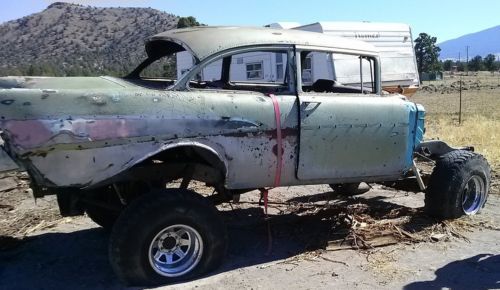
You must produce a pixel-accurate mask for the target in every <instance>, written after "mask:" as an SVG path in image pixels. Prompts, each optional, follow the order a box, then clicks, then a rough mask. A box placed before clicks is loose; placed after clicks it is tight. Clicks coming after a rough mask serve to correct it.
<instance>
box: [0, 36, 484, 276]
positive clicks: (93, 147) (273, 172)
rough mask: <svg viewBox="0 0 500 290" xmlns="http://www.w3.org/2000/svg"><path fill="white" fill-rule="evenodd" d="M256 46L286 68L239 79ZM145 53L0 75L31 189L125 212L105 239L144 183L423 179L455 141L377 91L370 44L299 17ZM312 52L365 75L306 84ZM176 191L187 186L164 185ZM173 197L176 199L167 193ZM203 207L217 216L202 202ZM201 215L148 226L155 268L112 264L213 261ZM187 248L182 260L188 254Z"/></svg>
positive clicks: (162, 40)
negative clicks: (105, 66) (425, 164)
mask: <svg viewBox="0 0 500 290" xmlns="http://www.w3.org/2000/svg"><path fill="white" fill-rule="evenodd" d="M182 51H187V52H189V53H190V54H191V55H192V57H193V58H194V60H195V61H194V62H195V65H194V67H193V68H192V69H190V70H189V71H187V72H185V74H184V75H182V76H179V78H178V79H177V80H167V79H162V78H148V77H143V76H141V72H142V71H143V70H144V69H145V68H147V67H148V66H149V65H150V64H152V63H154V62H155V61H157V60H159V59H161V58H163V57H166V56H169V55H172V54H175V53H178V52H182ZM258 51H265V52H267V53H269V52H271V53H276V54H280V55H281V57H276V59H277V60H278V59H285V60H286V61H284V62H283V63H284V65H283V66H282V67H279V69H281V70H282V75H283V76H282V79H280V80H277V81H276V82H273V83H259V82H258V81H255V79H256V78H259V76H260V75H261V74H265V73H266V68H263V67H262V65H261V66H259V64H258V63H257V64H249V65H248V66H247V67H246V68H247V71H246V76H247V79H245V80H244V81H243V80H241V79H237V80H232V79H231V78H232V75H233V73H232V72H230V65H231V63H232V62H235V61H239V60H238V59H239V58H238V57H237V56H238V55H242V54H249V53H250V54H251V53H255V52H258ZM146 52H147V55H148V58H147V59H146V60H145V61H144V62H143V63H142V64H140V65H139V66H138V68H137V69H136V70H134V71H133V72H131V73H130V74H129V75H128V76H126V77H123V78H117V77H66V78H55V77H4V78H0V88H1V89H0V129H1V130H2V135H1V137H2V138H3V140H4V142H5V144H4V145H3V147H2V148H3V149H2V150H4V151H5V152H6V153H7V154H8V155H9V156H10V157H11V158H12V159H13V160H14V161H15V163H16V164H17V165H18V166H20V167H21V168H23V169H24V170H26V171H27V172H28V173H29V175H30V177H31V179H32V188H33V190H34V194H35V196H37V197H41V196H43V195H46V194H57V196H58V201H59V205H60V208H61V213H63V214H64V215H74V214H82V213H83V212H84V211H87V213H88V214H89V215H91V212H92V211H91V208H93V209H94V210H95V208H96V207H99V206H101V210H100V211H98V213H99V216H98V217H96V218H95V220H98V222H99V221H101V224H106V225H109V226H113V224H114V223H115V222H116V223H119V224H120V225H121V226H118V225H114V227H115V228H116V227H119V228H120V230H118V229H113V232H114V233H115V232H116V235H117V236H118V235H119V238H116V239H114V240H113V237H112V238H111V239H112V241H111V244H112V246H111V247H110V249H115V248H119V249H120V250H121V252H123V251H124V250H123V249H124V247H125V248H127V247H129V246H130V245H122V244H121V243H122V241H123V240H126V239H125V238H124V235H125V234H124V233H125V232H127V233H129V232H128V231H132V230H133V229H135V228H134V225H131V224H130V223H131V221H132V220H134V218H133V217H131V216H130V215H131V214H132V213H131V212H132V209H131V208H135V209H137V208H138V207H139V205H134V202H136V203H137V204H141V200H143V198H142V197H140V196H142V195H147V194H146V193H145V192H150V191H157V190H158V189H161V190H164V189H165V184H166V183H169V182H171V181H172V180H175V179H178V178H182V183H181V189H180V190H181V191H182V190H184V191H185V188H187V184H188V183H189V181H190V180H199V181H203V182H205V183H207V184H208V185H210V186H213V187H214V188H215V190H216V191H217V193H218V196H219V197H221V200H227V198H228V197H231V196H233V195H238V194H240V193H244V192H246V191H250V190H253V189H259V188H268V187H276V186H292V185H303V184H348V183H359V182H361V181H364V182H384V181H395V180H401V179H404V178H408V177H413V178H414V176H415V175H416V177H417V178H416V179H417V180H418V181H419V182H420V186H421V189H425V185H424V184H423V182H422V180H421V178H420V176H419V174H418V170H417V169H416V167H415V163H414V157H415V154H416V153H418V154H420V155H425V156H427V158H431V159H437V158H438V156H443V155H446V154H450V153H454V152H455V153H456V152H462V151H461V150H455V149H453V148H450V147H448V146H447V145H446V144H445V143H443V142H440V141H439V142H438V141H434V142H424V141H423V133H424V116H425V110H424V108H423V107H422V106H421V105H418V104H415V103H413V102H411V101H409V100H407V99H406V98H405V97H404V96H402V95H397V94H392V95H388V96H387V95H382V92H381V85H380V62H379V57H378V52H377V50H376V49H375V48H374V47H373V46H372V45H370V44H367V43H364V42H362V41H356V40H350V39H342V38H337V37H331V36H326V35H322V34H319V33H312V32H304V31H296V30H275V29H269V28H241V27H195V28H187V29H179V30H172V31H167V32H164V33H161V34H158V35H155V36H153V37H151V38H150V39H149V40H148V41H147V43H146ZM309 53H317V54H325V59H330V60H331V59H332V58H333V56H332V55H335V54H342V55H346V57H353V59H355V60H356V61H358V62H359V65H357V66H356V67H355V68H357V69H359V82H358V83H350V84H347V85H346V84H341V83H339V82H338V81H336V79H335V78H334V75H331V76H329V77H328V76H325V79H324V80H322V82H319V83H317V84H316V83H315V84H313V85H312V86H305V85H303V84H302V76H301V74H302V73H304V70H303V69H302V68H301V67H302V66H305V65H306V63H307V59H306V58H307V55H308V54H309ZM214 64H219V65H220V68H219V70H220V75H221V77H220V79H217V80H205V79H203V70H204V69H206V68H207V67H209V66H214ZM277 65H279V64H277ZM234 74H236V73H234ZM276 74H277V75H280V73H279V72H276ZM248 79H250V81H248ZM252 79H253V81H252ZM471 154H472V153H471ZM474 156H475V155H474ZM2 158H3V159H4V160H5V159H6V158H7V157H6V156H3V157H2ZM471 158H472V157H471ZM474 158H475V157H474ZM10 167H12V164H10ZM483 167H484V166H483ZM484 168H486V167H484ZM483 171H484V173H481V174H483V175H484V179H481V180H480V181H481V182H482V183H481V184H479V185H477V193H476V195H481V196H484V199H481V200H480V202H479V204H476V205H475V207H474V208H473V210H472V211H470V212H467V211H466V210H465V209H464V210H463V211H461V212H460V213H462V214H464V213H465V214H474V213H476V212H477V211H478V210H479V208H480V207H482V206H483V205H484V201H485V196H486V194H487V190H488V187H489V179H488V178H489V176H488V174H489V173H486V171H487V170H486V169H484V170H483ZM483 175H481V176H483ZM473 181H477V180H473ZM467 182H468V181H467ZM430 186H431V185H430ZM431 187H433V186H431ZM434 187H435V186H434ZM480 187H481V190H482V191H481V190H479V189H480ZM184 191H182V192H183V193H184V194H186V195H189V194H190V193H186V192H187V191H186V192H184ZM177 194H178V195H182V194H179V193H178V192H176V193H175V194H174V195H171V196H176V195H177ZM166 195H168V194H166ZM111 196H114V197H111ZM116 196H118V198H116ZM152 196H155V195H152ZM103 197H106V198H103ZM162 198H163V197H162ZM162 198H160V199H158V203H161V200H162ZM168 198H172V197H168ZM168 198H167V199H168ZM460 198H463V197H460ZM110 200H114V201H113V202H111V201H110ZM116 200H117V201H116ZM166 202H167V201H166ZM183 202H187V201H183ZM189 202H191V203H193V204H195V205H196V206H198V205H200V204H201V202H198V201H196V199H193V201H189ZM142 203H146V201H142ZM130 204H132V205H131V206H129V205H130ZM167 204H168V207H174V208H175V207H176V206H177V205H176V203H175V201H172V200H170V199H169V200H168V202H167ZM179 204H183V203H182V202H179ZM149 206H153V205H149ZM105 210H106V213H105V212H104V211H105ZM107 210H109V211H110V212H111V211H113V210H114V212H115V213H113V214H109V213H107ZM127 212H128V214H127ZM151 212H154V210H153V209H151ZM172 212H175V210H172ZM94 214H95V213H94ZM158 214H159V216H160V215H161V214H160V213H158ZM437 215H439V214H437ZM443 215H444V214H443ZM161 217H163V215H161ZM203 218H205V219H207V220H214V219H215V218H213V217H212V216H210V214H209V213H207V214H206V216H204V217H203ZM116 219H118V221H115V220H116ZM198 222H199V221H198V220H194V217H193V221H191V223H190V222H186V224H187V225H186V226H185V228H182V227H181V229H182V234H179V232H180V231H181V230H178V231H173V230H171V228H169V226H167V225H171V224H165V225H166V226H165V229H167V230H165V231H163V232H162V231H160V234H158V235H160V236H158V237H160V238H154V239H153V238H151V237H152V236H151V235H152V234H151V233H150V234H148V235H146V236H147V237H149V240H148V243H150V244H151V243H152V244H151V245H152V246H151V247H150V251H153V252H154V253H153V254H152V255H153V257H149V262H150V263H149V264H148V265H151V267H150V268H151V269H149V270H147V269H146V270H144V271H145V272H143V273H142V272H141V273H142V274H138V273H135V274H130V273H129V272H127V271H128V270H126V269H129V268H130V267H132V266H133V265H135V266H134V267H139V266H137V265H138V264H134V263H139V264H141V263H143V261H142V260H141V262H137V261H135V260H134V261H131V260H130V261H129V260H127V259H125V258H123V257H122V258H120V259H117V260H115V261H114V263H112V264H113V265H114V268H115V270H116V271H117V273H118V274H119V276H120V277H121V278H122V279H123V280H125V281H127V282H129V283H139V284H141V283H142V284H144V283H146V281H161V282H165V281H167V282H171V281H175V280H176V279H185V278H188V277H192V276H196V275H198V274H199V273H200V271H206V270H209V269H210V268H213V267H214V265H216V264H218V263H219V262H216V261H211V260H210V261H208V260H209V259H210V258H206V257H205V256H206V255H207V254H206V253H208V252H217V253H219V252H221V251H222V250H221V247H222V246H221V245H215V246H212V244H214V243H215V242H214V241H213V240H211V239H212V238H211V237H210V236H209V237H208V238H207V237H206V236H205V234H206V233H205V231H204V230H203V226H202V225H200V227H202V228H200V229H198V228H197V225H198ZM124 224H126V226H125V225H124ZM139 224H141V222H139V221H137V227H139ZM181 226H182V223H181ZM218 226H219V225H218ZM214 228H216V227H215V226H214V227H212V229H213V231H215V232H216V231H219V230H215V229H214ZM141 229H142V227H141ZM168 229H170V230H168ZM157 232H158V230H157ZM118 233H119V234H118ZM135 233H137V231H136V232H135ZM129 234H130V235H133V236H134V237H135V236H138V235H136V234H132V232H130V233H129ZM220 235H223V234H222V233H220ZM153 236H154V235H153ZM172 237H174V238H175V239H174V238H172ZM186 237H187V238H186ZM220 238H221V240H222V239H223V238H222V237H220ZM151 239H152V240H153V242H151ZM168 239H171V240H169V241H170V244H169V245H170V246H168V245H166V244H165V241H166V240H168ZM183 239H184V243H185V244H188V243H189V242H188V240H189V241H190V242H191V244H190V245H191V246H192V247H191V246H190V248H189V249H190V250H189V251H191V252H190V253H191V254H189V255H191V256H189V255H188V253H187V250H186V252H185V253H184V254H183V253H182V250H181V251H180V252H179V254H177V255H176V254H172V251H174V249H181V248H180V247H181V246H182V243H181V242H179V241H180V240H183ZM200 239H201V240H202V241H203V243H201V245H205V252H203V253H204V254H201V253H200V252H193V249H196V247H201V246H200V243H197V241H198V242H199V240H200ZM175 240H176V241H177V242H179V243H180V244H179V245H178V248H175V247H177V246H176V245H177V244H176V242H175ZM131 243H132V242H131ZM137 243H138V244H137V245H139V244H140V245H142V244H141V243H146V242H140V241H137ZM155 243H156V244H157V245H159V246H153V244H155ZM156 244H155V245H156ZM127 249H128V248H127ZM202 249H203V247H202ZM121 252H116V253H115V254H116V255H118V256H119V255H120V253H121ZM148 255H149V254H146V255H145V256H148ZM204 255H205V256H204ZM149 256H151V255H149ZM186 257H188V258H186ZM144 259H146V258H144ZM185 259H190V260H189V261H188V262H189V263H190V264H189V263H188V264H182V263H184V262H182V261H184V260H185ZM124 261H125V262H124ZM181 262H182V263H181ZM186 263H187V262H186ZM146 264H147V263H146ZM141 265H143V264H141ZM172 269H173V270H172ZM198 269H200V270H198ZM144 273H148V274H144ZM162 279H163V280H162ZM165 279H166V280H165Z"/></svg>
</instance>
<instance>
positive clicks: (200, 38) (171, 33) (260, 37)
mask: <svg viewBox="0 0 500 290" xmlns="http://www.w3.org/2000/svg"><path fill="white" fill-rule="evenodd" d="M165 41H166V42H173V43H175V44H177V45H179V46H182V48H180V47H177V48H174V47H175V45H174V46H170V48H174V50H176V51H180V50H183V49H185V50H188V51H189V52H191V53H192V54H193V56H194V57H195V58H197V59H198V60H199V61H202V60H204V59H205V58H207V57H209V56H211V55H213V54H215V53H218V52H220V51H224V50H227V49H231V48H237V47H243V46H251V45H280V44H290V45H304V46H317V47H325V48H334V49H338V50H349V51H353V52H359V53H362V54H368V55H377V54H378V50H377V49H376V48H375V46H373V45H371V44H369V43H367V42H363V41H359V40H353V39H347V38H342V37H334V36H328V35H325V34H322V33H318V32H309V31H300V30H289V29H273V28H267V27H235V26H196V27H190V28H182V29H173V30H168V31H165V32H162V33H159V34H156V35H154V36H152V37H150V38H149V39H148V40H147V42H146V51H147V52H148V55H151V54H152V53H153V52H152V50H153V49H154V47H155V45H154V44H155V42H165ZM176 51H174V52H176Z"/></svg>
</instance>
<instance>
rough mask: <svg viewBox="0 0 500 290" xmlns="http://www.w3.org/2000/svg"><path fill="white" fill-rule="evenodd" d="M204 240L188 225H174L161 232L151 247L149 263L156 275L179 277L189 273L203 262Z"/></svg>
mask: <svg viewBox="0 0 500 290" xmlns="http://www.w3.org/2000/svg"><path fill="white" fill-rule="evenodd" d="M202 255H203V240H202V239H201V236H200V234H199V233H198V231H196V230H195V229H193V228H192V227H190V226H187V225H180V224H178V225H172V226H169V227H166V228H164V229H163V230H161V231H160V232H159V233H158V234H157V235H156V236H155V237H154V238H153V240H152V242H151V244H150V246H149V252H148V256H149V263H150V264H151V267H153V269H154V270H155V271H156V273H158V274H160V275H162V276H166V277H177V276H182V275H184V274H186V273H189V272H190V271H191V270H193V268H194V267H196V265H198V263H199V262H200V260H201V256H202Z"/></svg>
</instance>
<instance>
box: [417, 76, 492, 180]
mask: <svg viewBox="0 0 500 290" xmlns="http://www.w3.org/2000/svg"><path fill="white" fill-rule="evenodd" d="M456 80H458V78H457V77H455V78H450V77H449V76H448V77H446V78H445V80H444V81H442V82H439V83H444V84H449V83H450V82H451V81H456ZM463 80H464V82H469V81H477V80H479V81H480V82H481V84H483V85H484V86H482V87H481V88H480V89H479V90H466V91H463V92H462V124H459V123H458V109H459V94H458V93H450V94H446V93H444V94H442V93H439V92H435V93H429V92H418V93H417V94H415V96H414V97H412V98H411V100H412V101H414V102H417V103H420V104H422V105H424V107H425V109H426V111H427V118H426V128H427V129H426V130H427V131H426V138H427V139H431V138H432V139H439V140H443V141H446V142H448V143H450V144H451V145H454V146H465V145H471V146H474V147H475V149H476V151H477V152H479V153H481V154H483V155H485V156H486V158H487V159H488V161H489V162H490V164H491V165H492V166H493V168H494V169H495V170H496V171H497V172H498V171H499V170H500V146H499V141H500V139H499V138H500V136H499V134H500V84H499V85H497V84H496V82H497V81H498V76H494V77H492V76H491V74H489V73H482V74H481V73H480V74H479V75H478V76H469V77H467V76H463ZM436 83H437V82H436ZM427 84H428V82H425V83H424V85H427ZM486 84H487V85H486Z"/></svg>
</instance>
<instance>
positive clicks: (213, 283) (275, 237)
mask: <svg viewBox="0 0 500 290" xmlns="http://www.w3.org/2000/svg"><path fill="white" fill-rule="evenodd" d="M457 81H459V77H457V76H446V78H445V80H444V81H440V82H432V83H425V84H424V85H425V86H424V88H423V89H422V90H421V91H420V92H418V93H417V94H416V95H415V96H414V97H413V98H412V100H413V101H416V102H418V103H422V104H424V106H425V107H426V109H427V112H428V117H427V129H428V132H427V133H426V136H427V137H428V138H439V139H442V140H446V141H450V142H451V144H458V145H464V144H469V145H470V144H473V145H474V146H476V149H477V150H478V151H479V152H482V153H484V154H485V156H486V157H487V158H488V160H489V161H490V163H491V165H492V168H493V173H492V188H491V193H490V197H489V199H488V202H487V204H486V206H485V208H484V209H483V211H482V213H481V214H479V215H476V216H473V217H464V218H461V219H458V220H453V221H437V220H433V219H431V218H428V217H426V216H425V214H424V213H423V212H422V206H423V200H424V194H423V193H421V192H420V193H411V192H406V191H398V190H395V189H391V188H387V187H384V186H382V185H377V184H372V185H371V186H372V188H371V190H370V191H369V192H368V193H365V194H363V195H360V196H355V197H346V196H342V195H338V194H335V193H334V192H332V190H331V189H330V187H329V186H327V185H322V186H298V187H292V188H279V189H273V190H271V191H270V193H269V198H270V203H269V215H268V218H266V215H265V214H264V210H263V207H262V205H259V192H256V191H255V192H251V193H248V194H245V195H243V196H242V197H241V202H240V203H226V204H222V205H221V206H219V210H220V211H221V214H222V215H223V217H224V219H225V222H226V225H227V227H228V232H229V248H228V253H227V257H226V260H225V263H224V264H223V266H222V267H221V268H219V269H218V270H216V271H215V272H213V273H209V274H208V275H206V276H205V277H202V278H200V279H197V280H194V281H189V282H185V283H180V284H176V285H170V286H169V287H165V288H169V289H195V288H196V289H220V288H227V289H236V288H240V289H241V288H242V289H332V288H338V289H442V288H448V289H500V151H499V149H498V132H499V130H498V129H499V128H498V126H499V124H500V122H499V118H500V115H499V113H498V112H499V111H498V104H500V77H499V76H490V75H488V74H479V75H471V76H463V77H462V81H463V83H462V86H463V87H466V88H467V90H466V91H464V93H463V97H464V105H463V110H464V113H463V120H464V122H463V123H462V124H460V125H458V122H457V120H458V119H457V118H458V115H457V113H456V108H457V104H458V103H457V96H458V95H457V84H458V85H460V83H459V82H457ZM193 189H195V190H196V191H199V192H200V191H201V192H205V193H208V192H209V190H207V189H205V188H202V187H199V186H198V185H196V184H195V185H194V188H193ZM107 240H108V233H107V232H106V231H104V230H103V229H102V228H100V227H98V226H97V225H95V224H94V223H93V222H92V221H91V220H90V219H88V218H87V217H85V216H82V217H75V218H61V217H60V216H59V212H58V208H57V203H56V200H55V197H53V196H48V197H45V198H43V199H37V200H34V199H33V198H32V196H31V191H30V189H29V187H28V179H27V177H26V176H25V175H22V174H21V175H19V174H16V175H13V174H11V175H6V176H0V289H33V288H36V289H96V288H97V289H103V288H106V289H122V288H124V287H123V285H121V284H120V283H119V281H117V280H116V278H115V276H114V274H113V272H112V270H111V267H110V266H109V264H108V257H107Z"/></svg>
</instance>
